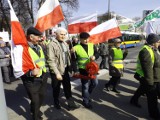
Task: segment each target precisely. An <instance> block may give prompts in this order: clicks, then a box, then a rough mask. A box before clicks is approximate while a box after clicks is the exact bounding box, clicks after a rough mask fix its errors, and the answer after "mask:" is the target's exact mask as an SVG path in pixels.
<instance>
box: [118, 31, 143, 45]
mask: <svg viewBox="0 0 160 120" xmlns="http://www.w3.org/2000/svg"><path fill="white" fill-rule="evenodd" d="M121 33H122V36H121V37H119V38H120V39H121V40H122V45H121V48H123V46H124V45H125V47H126V48H130V47H136V46H139V45H140V42H141V40H144V39H145V36H144V35H142V34H141V33H136V32H128V31H121Z"/></svg>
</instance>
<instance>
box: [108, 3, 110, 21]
mask: <svg viewBox="0 0 160 120" xmlns="http://www.w3.org/2000/svg"><path fill="white" fill-rule="evenodd" d="M109 19H110V0H108V20H109Z"/></svg>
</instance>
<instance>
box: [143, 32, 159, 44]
mask: <svg viewBox="0 0 160 120" xmlns="http://www.w3.org/2000/svg"><path fill="white" fill-rule="evenodd" d="M159 40H160V37H159V36H158V35H156V34H154V33H150V34H149V35H148V37H147V39H146V41H147V43H148V44H149V45H152V44H153V43H156V42H158V41H159Z"/></svg>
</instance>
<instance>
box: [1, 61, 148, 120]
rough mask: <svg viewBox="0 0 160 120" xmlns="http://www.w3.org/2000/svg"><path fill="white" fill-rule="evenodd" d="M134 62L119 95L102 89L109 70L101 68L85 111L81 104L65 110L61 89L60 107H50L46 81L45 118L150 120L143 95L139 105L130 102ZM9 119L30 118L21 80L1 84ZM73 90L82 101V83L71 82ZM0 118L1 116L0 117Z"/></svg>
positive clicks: (128, 69)
mask: <svg viewBox="0 0 160 120" xmlns="http://www.w3.org/2000/svg"><path fill="white" fill-rule="evenodd" d="M134 67H135V63H129V64H126V65H125V68H126V69H125V74H124V77H123V78H122V80H121V84H120V85H119V90H120V91H121V93H120V94H115V93H114V92H112V91H110V92H107V91H106V90H105V89H104V84H105V83H106V82H107V81H108V80H109V76H108V71H107V70H101V71H100V74H99V77H98V78H99V85H98V87H97V88H96V90H95V91H94V94H93V96H92V97H93V101H92V104H93V109H92V110H88V109H86V108H84V107H83V106H82V105H81V107H80V108H79V109H76V110H74V111H68V110H67V104H66V100H65V98H64V95H63V91H61V96H62V97H61V99H60V103H61V105H62V109H61V110H56V109H55V108H54V106H53V98H52V89H51V85H50V82H51V80H50V79H49V80H48V89H47V92H46V100H45V103H44V105H43V106H42V108H41V110H42V111H43V113H44V115H43V119H44V120H149V117H148V112H147V103H146V97H144V96H143V97H141V99H140V104H141V105H142V108H141V109H140V108H136V107H134V106H131V105H130V104H129V100H130V97H131V96H132V94H133V93H134V91H135V90H136V88H137V87H138V85H139V84H138V82H137V81H136V80H135V79H134V78H133V73H134V70H135V69H134ZM4 89H5V95H6V102H7V110H8V117H9V120H31V117H30V114H29V100H28V97H27V94H26V91H25V89H24V87H23V85H22V82H21V81H20V80H18V81H14V82H13V83H12V84H11V85H6V84H4ZM72 91H73V96H74V98H75V101H76V102H77V103H79V104H81V101H82V99H81V86H80V82H79V80H74V81H72ZM0 120H1V119H0Z"/></svg>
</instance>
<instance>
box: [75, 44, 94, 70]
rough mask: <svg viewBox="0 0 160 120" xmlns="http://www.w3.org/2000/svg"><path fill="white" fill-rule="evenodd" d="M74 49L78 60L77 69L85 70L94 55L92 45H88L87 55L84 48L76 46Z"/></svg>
mask: <svg viewBox="0 0 160 120" xmlns="http://www.w3.org/2000/svg"><path fill="white" fill-rule="evenodd" d="M74 49H75V51H76V54H77V58H78V67H79V68H81V69H85V68H86V64H87V63H89V62H90V57H91V56H93V54H94V46H93V44H92V43H88V53H87V52H86V51H85V50H84V48H83V47H82V46H81V45H80V44H78V45H76V46H74Z"/></svg>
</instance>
